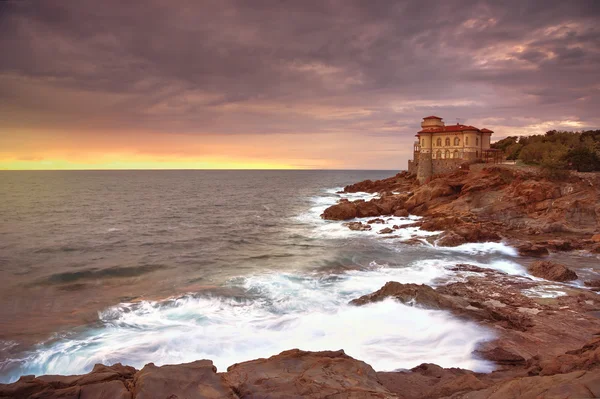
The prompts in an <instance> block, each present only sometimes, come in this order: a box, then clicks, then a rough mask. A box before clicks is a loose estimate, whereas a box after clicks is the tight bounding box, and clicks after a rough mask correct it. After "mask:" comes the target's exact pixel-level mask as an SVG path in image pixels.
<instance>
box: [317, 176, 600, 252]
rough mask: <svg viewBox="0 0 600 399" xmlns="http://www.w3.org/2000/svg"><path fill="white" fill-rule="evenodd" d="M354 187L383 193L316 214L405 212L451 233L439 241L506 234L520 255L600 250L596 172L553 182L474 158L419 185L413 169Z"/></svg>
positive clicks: (498, 237) (336, 217)
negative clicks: (461, 167) (462, 167)
mask: <svg viewBox="0 0 600 399" xmlns="http://www.w3.org/2000/svg"><path fill="white" fill-rule="evenodd" d="M358 191H364V192H369V193H380V194H381V195H382V196H381V198H374V199H371V200H370V201H354V202H350V201H347V200H342V201H340V203H339V204H335V205H333V206H331V207H329V208H328V209H326V210H325V211H324V212H323V214H322V215H321V216H322V217H323V218H324V219H327V220H350V219H353V218H355V217H365V216H369V217H376V216H384V215H390V216H391V215H396V216H407V215H408V214H409V213H410V214H413V215H417V216H421V217H422V218H423V219H422V220H421V223H422V226H421V228H422V229H424V230H428V231H444V232H445V234H449V232H450V231H451V232H452V233H454V234H449V235H448V236H447V237H438V238H441V239H439V241H438V243H437V244H438V245H441V246H456V245H460V244H462V243H464V242H486V241H499V240H501V239H504V240H509V241H510V242H511V243H513V244H514V245H515V246H516V247H518V250H519V253H520V254H522V255H524V256H534V257H540V256H545V255H547V254H548V253H549V250H550V251H570V250H574V249H587V250H589V251H590V252H594V253H600V242H599V241H598V240H599V239H598V238H597V236H598V235H600V234H598V233H599V232H600V201H598V198H600V174H590V175H586V176H579V175H576V174H574V175H572V177H570V178H569V179H568V180H567V181H559V182H557V181H551V180H548V179H546V178H545V177H544V176H542V175H540V174H539V173H535V172H532V170H531V169H520V168H518V167H511V166H508V165H494V166H488V165H471V167H470V169H469V170H457V171H455V172H452V173H449V174H446V175H441V176H434V177H433V178H432V179H430V180H429V181H427V182H426V183H424V184H421V185H419V184H418V182H417V181H416V180H415V179H414V177H413V176H411V175H409V174H407V173H399V174H397V175H396V176H393V177H391V178H389V179H383V180H377V181H375V182H374V181H370V180H367V181H364V182H360V183H356V184H353V185H350V186H347V187H346V188H345V189H344V192H358ZM450 215H451V216H450ZM461 237H462V238H461Z"/></svg>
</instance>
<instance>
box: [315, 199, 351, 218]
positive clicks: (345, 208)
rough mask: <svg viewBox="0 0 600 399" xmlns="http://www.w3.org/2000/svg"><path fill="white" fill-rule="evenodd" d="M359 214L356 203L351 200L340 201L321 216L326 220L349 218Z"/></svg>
mask: <svg viewBox="0 0 600 399" xmlns="http://www.w3.org/2000/svg"><path fill="white" fill-rule="evenodd" d="M356 216H357V210H356V205H355V204H354V203H353V202H349V201H340V203H339V204H335V205H332V206H330V207H329V208H327V209H325V211H324V212H323V214H322V215H321V217H322V218H323V219H325V220H349V219H354V218H355V217H356Z"/></svg>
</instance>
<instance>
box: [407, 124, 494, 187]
mask: <svg viewBox="0 0 600 399" xmlns="http://www.w3.org/2000/svg"><path fill="white" fill-rule="evenodd" d="M492 133H494V132H493V131H491V130H489V129H485V128H484V129H479V128H476V127H474V126H468V125H461V124H458V123H457V124H456V125H448V126H446V124H445V123H444V122H443V120H442V118H440V117H439V116H428V117H425V118H423V122H421V130H420V131H419V132H418V133H417V135H416V137H417V141H415V143H414V149H413V159H412V160H411V161H408V171H409V172H410V173H414V174H416V175H417V179H418V180H419V181H420V182H423V181H425V180H427V179H428V178H430V177H431V176H433V175H438V174H441V173H448V172H450V171H452V170H454V169H457V168H458V167H459V166H460V164H462V163H463V162H473V161H476V160H479V159H482V158H484V157H485V156H486V155H487V154H488V153H489V151H490V144H491V136H492Z"/></svg>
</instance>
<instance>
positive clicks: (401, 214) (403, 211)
mask: <svg viewBox="0 0 600 399" xmlns="http://www.w3.org/2000/svg"><path fill="white" fill-rule="evenodd" d="M394 216H397V217H401V218H405V217H408V211H407V210H406V209H398V210H396V211H395V212H394Z"/></svg>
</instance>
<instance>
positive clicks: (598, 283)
mask: <svg viewBox="0 0 600 399" xmlns="http://www.w3.org/2000/svg"><path fill="white" fill-rule="evenodd" d="M583 284H585V286H586V287H593V288H600V279H595V280H586V281H584V282H583Z"/></svg>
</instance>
